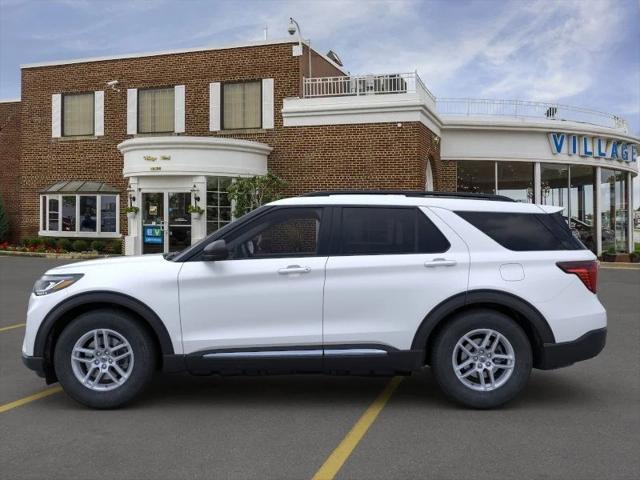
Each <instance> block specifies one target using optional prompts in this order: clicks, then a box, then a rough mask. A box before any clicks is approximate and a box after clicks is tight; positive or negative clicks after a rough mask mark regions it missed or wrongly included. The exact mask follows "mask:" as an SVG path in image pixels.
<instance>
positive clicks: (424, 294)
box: [23, 192, 607, 408]
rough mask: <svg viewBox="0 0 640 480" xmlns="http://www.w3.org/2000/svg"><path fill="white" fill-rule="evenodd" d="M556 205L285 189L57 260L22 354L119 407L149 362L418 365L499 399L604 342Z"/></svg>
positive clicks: (443, 381)
mask: <svg viewBox="0 0 640 480" xmlns="http://www.w3.org/2000/svg"><path fill="white" fill-rule="evenodd" d="M560 210H561V209H560V208H558V207H545V206H538V205H532V204H522V203H516V202H513V201H509V199H507V198H505V197H499V196H488V195H484V196H483V195H464V194H459V193H458V194H446V193H439V194H438V193H424V192H376V193H374V192H340V193H338V192H335V193H331V192H325V193H317V194H311V195H307V196H303V197H298V198H289V199H285V200H280V201H277V202H274V203H271V204H269V205H266V206H264V207H261V208H259V209H257V210H255V211H253V212H251V213H249V214H247V215H245V216H244V217H242V218H240V219H239V220H237V221H235V222H233V223H231V224H229V225H227V226H225V227H224V228H221V229H220V230H218V231H217V232H215V233H213V234H212V235H210V236H208V237H207V238H205V239H204V240H202V241H201V242H199V243H197V244H195V245H193V246H191V247H190V248H188V249H186V250H184V251H182V252H178V253H173V254H169V255H164V256H163V255H150V256H139V257H124V258H116V259H105V260H94V261H89V262H82V263H75V264H71V265H66V266H62V267H57V268H54V269H52V270H50V271H48V272H47V273H46V274H45V275H44V276H43V277H42V278H41V279H40V280H38V281H37V282H36V284H35V287H34V292H33V294H32V295H31V299H30V301H29V311H28V316H27V327H26V334H25V339H24V345H23V357H24V362H25V363H26V365H27V366H28V367H29V368H31V369H33V370H35V371H36V372H38V373H39V374H40V375H41V376H44V377H45V378H46V380H47V382H49V383H50V382H54V381H56V380H58V381H59V382H60V384H61V385H62V386H63V388H64V389H65V391H66V392H67V393H68V394H69V395H70V396H72V397H73V398H74V399H76V400H78V401H79V402H81V403H83V404H86V405H89V406H91V407H96V408H111V407H117V406H119V405H122V404H124V403H125V402H127V401H129V400H131V399H132V398H134V397H135V396H137V395H138V394H139V393H140V392H141V391H142V390H143V388H144V387H145V386H146V385H147V384H148V383H149V381H150V380H151V378H152V376H153V373H154V371H155V370H158V369H161V370H163V371H167V372H177V371H187V372H190V373H193V374H198V375H200V374H222V375H235V374H265V373H294V372H295V373H334V374H355V375H370V374H374V375H396V374H399V375H409V374H411V372H414V371H417V370H420V369H421V368H423V367H424V366H425V365H428V366H430V367H431V370H432V372H433V374H434V376H435V378H436V380H437V382H438V384H439V385H440V387H441V388H442V390H443V391H444V393H445V394H446V395H447V396H448V397H449V398H451V399H453V400H455V401H458V402H461V403H462V404H464V405H467V406H471V407H476V408H490V407H495V406H498V405H500V404H503V403H504V402H506V401H508V400H510V399H512V398H513V397H514V396H516V395H517V394H518V392H520V391H521V390H522V388H523V387H524V386H525V384H526V382H527V380H528V378H529V374H530V371H531V368H532V367H535V368H541V369H551V368H557V367H562V366H566V365H570V364H572V363H574V362H576V361H580V360H585V359H587V358H591V357H593V356H595V355H597V354H598V353H599V352H600V351H601V350H602V349H603V347H604V344H605V339H606V323H607V320H606V318H607V317H606V312H605V310H604V308H603V307H602V305H601V304H600V302H599V301H598V297H597V296H596V281H597V271H598V263H597V260H596V257H595V256H594V255H593V253H592V252H590V251H589V250H587V249H586V248H585V247H584V245H583V244H582V243H580V241H579V240H577V239H576V238H575V237H574V236H573V235H572V233H571V231H570V230H569V228H568V227H567V224H566V221H565V220H564V218H563V217H562V216H561V213H560Z"/></svg>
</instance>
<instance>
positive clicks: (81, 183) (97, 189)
mask: <svg viewBox="0 0 640 480" xmlns="http://www.w3.org/2000/svg"><path fill="white" fill-rule="evenodd" d="M40 193H43V194H44V193H60V194H64V193H74V194H77V193H120V190H119V189H118V188H116V187H112V186H111V185H108V184H106V183H104V182H92V181H85V180H69V181H65V182H58V183H54V184H53V185H51V186H50V187H48V188H45V189H44V190H42V191H40Z"/></svg>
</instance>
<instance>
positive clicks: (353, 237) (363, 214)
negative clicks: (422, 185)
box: [340, 207, 450, 255]
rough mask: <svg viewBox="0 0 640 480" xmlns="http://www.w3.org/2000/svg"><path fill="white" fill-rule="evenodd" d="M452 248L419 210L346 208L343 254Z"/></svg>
mask: <svg viewBox="0 0 640 480" xmlns="http://www.w3.org/2000/svg"><path fill="white" fill-rule="evenodd" d="M449 246H450V245H449V242H448V241H447V239H446V238H445V237H444V235H443V234H442V233H441V232H440V231H439V230H438V229H437V228H436V226H435V225H434V224H433V223H432V222H431V221H430V220H429V219H428V218H427V217H426V216H425V215H424V213H422V212H421V211H420V210H418V209H416V208H384V207H345V208H343V209H342V232H341V241H340V253H341V254H343V255H394V254H407V253H441V252H445V251H446V250H448V249H449Z"/></svg>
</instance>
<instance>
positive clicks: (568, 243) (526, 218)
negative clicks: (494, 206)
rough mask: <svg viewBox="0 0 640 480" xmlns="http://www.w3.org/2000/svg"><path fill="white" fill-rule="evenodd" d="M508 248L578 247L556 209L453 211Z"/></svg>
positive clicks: (578, 244) (555, 248) (524, 249)
mask: <svg viewBox="0 0 640 480" xmlns="http://www.w3.org/2000/svg"><path fill="white" fill-rule="evenodd" d="M456 213H457V214H458V215H459V216H461V217H462V218H464V219H465V220H466V221H468V222H469V223H471V224H472V225H473V226H474V227H476V228H478V229H479V230H481V231H482V232H484V233H485V234H487V235H488V236H489V237H491V238H492V239H493V240H495V241H496V242H498V243H499V244H500V245H502V246H503V247H505V248H508V249H509V250H515V251H518V252H522V251H537V250H581V249H584V248H585V246H584V245H583V244H582V243H581V242H580V241H579V240H578V239H576V238H575V237H574V236H573V234H572V233H571V230H570V229H569V227H568V226H567V223H566V222H565V221H564V218H563V217H562V215H561V214H560V213H554V214H545V213H540V214H538V213H504V212H456Z"/></svg>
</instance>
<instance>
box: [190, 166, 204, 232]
mask: <svg viewBox="0 0 640 480" xmlns="http://www.w3.org/2000/svg"><path fill="white" fill-rule="evenodd" d="M193 185H195V187H196V192H195V193H192V194H191V202H192V203H195V199H194V197H195V196H196V195H197V196H198V197H200V201H199V202H198V206H199V207H200V208H202V209H203V210H204V211H205V212H204V213H203V214H202V215H200V218H198V219H195V218H193V216H192V217H191V244H194V243H196V242H197V241H199V240H201V239H203V238H204V237H205V236H206V235H207V211H206V210H207V177H205V176H204V175H198V176H195V177H193Z"/></svg>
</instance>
